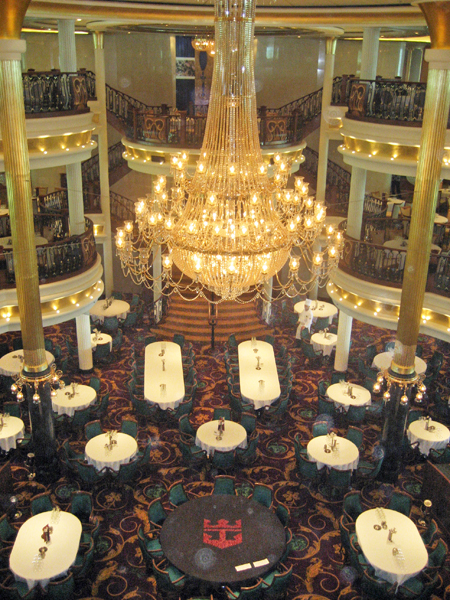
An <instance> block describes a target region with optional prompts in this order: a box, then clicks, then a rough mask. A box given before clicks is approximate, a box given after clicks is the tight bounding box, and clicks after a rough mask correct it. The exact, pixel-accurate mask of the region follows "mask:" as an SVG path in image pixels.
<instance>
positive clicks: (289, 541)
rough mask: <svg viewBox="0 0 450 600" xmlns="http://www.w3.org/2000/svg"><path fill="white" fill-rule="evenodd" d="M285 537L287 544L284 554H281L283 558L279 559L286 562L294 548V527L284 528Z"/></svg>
mask: <svg viewBox="0 0 450 600" xmlns="http://www.w3.org/2000/svg"><path fill="white" fill-rule="evenodd" d="M284 539H285V542H284V543H285V546H284V551H283V554H282V555H281V558H280V560H279V562H280V563H284V562H285V561H286V560H287V558H288V556H289V554H290V553H291V550H292V544H293V540H294V534H293V533H292V529H291V528H290V527H285V528H284Z"/></svg>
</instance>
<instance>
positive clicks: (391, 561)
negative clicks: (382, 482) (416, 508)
mask: <svg viewBox="0 0 450 600" xmlns="http://www.w3.org/2000/svg"><path fill="white" fill-rule="evenodd" d="M355 531H356V535H357V538H358V543H359V545H360V547H361V550H362V552H363V553H364V556H365V558H366V560H367V562H368V563H370V564H371V565H372V567H373V568H374V569H375V574H376V576H377V577H381V578H383V579H385V580H386V581H388V582H389V583H396V584H397V585H401V584H402V583H404V582H405V581H406V580H407V579H409V578H410V577H413V576H414V575H417V574H418V573H420V571H421V570H422V569H423V568H424V567H425V566H426V565H427V562H428V553H427V550H426V548H425V545H424V543H423V541H422V538H421V537H420V533H419V531H418V529H417V527H416V526H415V524H414V523H413V521H412V520H411V519H410V518H409V517H407V516H405V515H404V514H403V513H400V512H398V511H395V510H390V509H387V508H382V507H377V508H373V509H370V510H366V511H364V512H363V513H361V514H360V515H359V517H358V518H357V519H356V523H355Z"/></svg>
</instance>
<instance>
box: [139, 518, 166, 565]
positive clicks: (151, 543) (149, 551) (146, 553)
mask: <svg viewBox="0 0 450 600" xmlns="http://www.w3.org/2000/svg"><path fill="white" fill-rule="evenodd" d="M137 540H138V545H139V548H140V550H141V554H142V558H143V559H144V562H145V565H146V567H147V568H151V567H152V561H153V559H154V558H158V559H159V558H163V557H164V552H163V549H162V548H161V543H160V541H159V538H157V537H154V538H152V537H150V536H148V535H147V534H146V533H145V531H144V527H143V526H142V525H139V528H138V532H137Z"/></svg>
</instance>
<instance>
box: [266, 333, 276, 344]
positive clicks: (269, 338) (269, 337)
mask: <svg viewBox="0 0 450 600" xmlns="http://www.w3.org/2000/svg"><path fill="white" fill-rule="evenodd" d="M264 341H265V342H267V343H268V344H270V345H271V346H274V345H275V337H274V336H273V335H266V336H264Z"/></svg>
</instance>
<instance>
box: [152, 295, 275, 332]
mask: <svg viewBox="0 0 450 600" xmlns="http://www.w3.org/2000/svg"><path fill="white" fill-rule="evenodd" d="M217 313H218V319H217V325H216V327H215V330H214V337H215V340H216V341H217V342H224V341H226V340H228V336H229V335H230V334H231V333H234V334H235V335H236V338H237V340H238V341H242V340H244V339H249V338H250V337H252V336H256V337H262V336H265V335H267V334H273V330H272V329H271V328H270V327H269V326H268V325H267V324H266V323H264V321H262V320H261V319H260V317H259V316H258V314H257V312H256V308H255V303H254V302H249V303H248V304H239V303H237V302H233V301H228V302H222V303H221V304H218V305H217ZM208 317H209V311H208V302H207V301H206V300H205V299H204V298H198V299H197V300H193V301H187V300H183V299H182V298H180V297H179V296H177V295H175V294H174V295H173V296H172V297H171V300H170V306H169V309H168V312H167V316H166V317H165V318H164V320H163V321H162V322H161V323H159V324H158V325H157V326H156V327H154V328H153V329H152V331H153V332H154V333H156V334H157V335H158V336H164V337H167V338H168V339H169V338H172V336H173V334H174V333H182V334H183V335H184V336H185V337H186V339H187V340H189V341H192V342H209V341H210V339H211V326H210V325H209V323H208Z"/></svg>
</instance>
